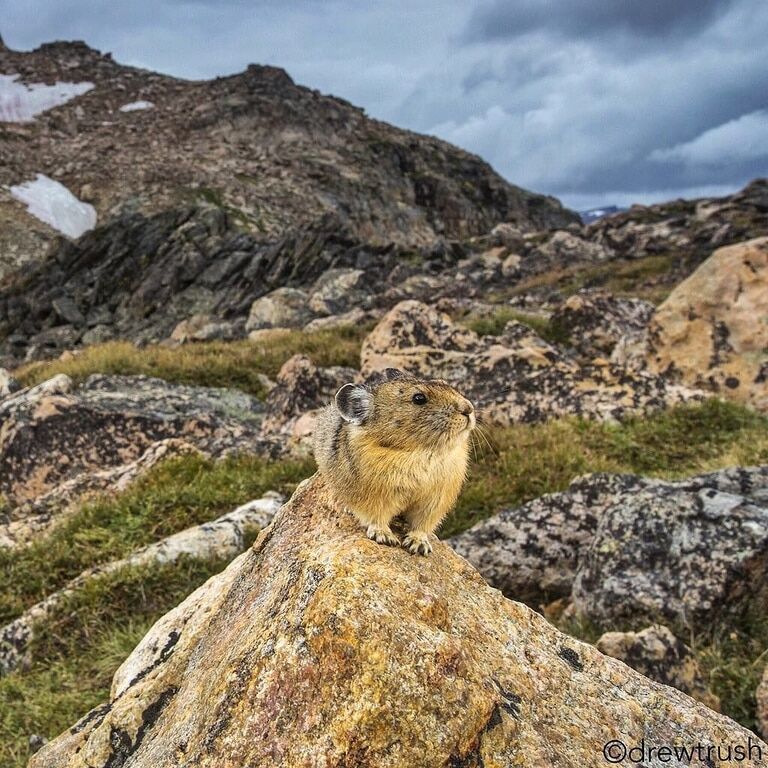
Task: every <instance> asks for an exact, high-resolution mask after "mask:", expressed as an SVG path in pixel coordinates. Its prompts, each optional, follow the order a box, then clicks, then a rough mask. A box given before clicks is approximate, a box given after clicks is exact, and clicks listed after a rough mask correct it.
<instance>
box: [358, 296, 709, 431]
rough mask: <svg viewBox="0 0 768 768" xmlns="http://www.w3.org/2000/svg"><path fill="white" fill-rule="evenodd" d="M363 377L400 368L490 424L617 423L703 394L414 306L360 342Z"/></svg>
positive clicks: (525, 335) (406, 304) (514, 328)
mask: <svg viewBox="0 0 768 768" xmlns="http://www.w3.org/2000/svg"><path fill="white" fill-rule="evenodd" d="M361 363H362V368H363V374H364V375H366V376H367V375H369V374H371V373H373V372H374V371H377V370H383V369H384V368H390V367H391V368H402V369H404V370H406V371H409V372H411V373H414V374H417V375H420V376H425V377H428V378H442V379H446V380H447V381H449V382H450V383H451V384H453V385H454V386H456V387H458V388H459V389H460V390H462V391H463V392H464V394H465V395H466V396H467V397H469V398H470V399H472V400H473V402H474V403H475V405H476V406H479V407H480V408H481V409H482V410H483V412H484V416H485V417H486V418H487V419H488V420H490V421H492V422H495V423H497V424H511V423H515V422H525V423H531V422H541V421H545V420H547V419H551V418H557V417H560V416H566V415H579V416H583V417H585V418H591V419H600V420H617V419H621V418H623V417H624V416H626V415H628V414H637V413H647V412H650V411H653V410H657V409H660V408H665V407H669V406H671V405H674V404H677V403H682V402H691V401H697V400H702V399H703V398H704V394H703V393H701V392H696V391H693V390H690V389H687V388H686V387H681V386H677V385H673V384H669V383H668V382H667V381H666V380H665V379H664V378H662V377H661V376H657V375H652V374H648V373H644V372H631V371H629V370H627V369H626V368H624V367H623V366H619V365H616V364H611V363H609V362H607V361H605V360H601V361H595V362H594V363H593V364H591V365H586V366H581V365H579V364H578V363H577V362H576V361H574V360H572V359H571V358H570V357H568V356H566V355H565V354H564V353H563V352H561V351H559V350H558V349H556V348H555V347H553V346H552V345H550V344H548V343H547V342H545V341H544V340H543V339H541V338H540V337H539V336H537V335H536V333H534V332H533V330H531V329H530V328H529V327H528V326H526V325H523V324H521V323H516V322H510V323H508V324H507V327H506V329H505V332H504V333H503V334H502V335H501V336H485V337H480V336H478V335H477V334H476V333H474V332H472V331H470V330H468V329H466V328H462V327H461V326H459V325H457V324H455V323H454V322H453V321H452V320H451V319H450V317H448V316H447V315H443V314H441V313H439V312H437V311H436V310H435V309H433V308H432V307H429V306H427V305H426V304H422V303H420V302H418V301H402V302H400V303H399V304H397V305H396V306H395V307H393V308H392V309H391V310H390V311H389V312H388V313H387V314H386V315H385V316H384V317H383V318H382V319H381V321H380V322H379V323H378V325H377V326H376V327H375V328H374V329H373V331H371V333H370V334H369V335H368V336H367V337H366V339H365V341H364V342H363V346H362V351H361Z"/></svg>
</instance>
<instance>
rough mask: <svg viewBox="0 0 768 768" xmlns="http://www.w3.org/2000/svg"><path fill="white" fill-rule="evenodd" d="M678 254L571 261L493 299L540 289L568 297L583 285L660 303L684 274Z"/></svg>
mask: <svg viewBox="0 0 768 768" xmlns="http://www.w3.org/2000/svg"><path fill="white" fill-rule="evenodd" d="M681 258H682V256H681V254H671V253H670V254H655V255H653V256H646V257H644V258H641V259H616V260H612V261H609V262H604V263H600V264H593V263H589V264H574V265H572V266H568V267H562V268H560V269H551V270H548V271H547V272H544V273H542V274H540V275H533V276H531V277H529V278H526V279H524V280H521V281H519V282H517V283H515V284H514V285H513V286H512V287H511V289H510V290H508V291H506V292H502V293H496V294H493V296H492V297H491V298H492V299H495V300H499V301H500V300H503V299H505V298H510V297H512V296H520V295H522V294H525V293H531V292H536V291H540V290H554V289H556V290H557V291H558V293H560V295H561V296H563V297H567V296H570V295H572V294H574V293H576V292H577V291H579V290H581V289H582V288H605V289H606V290H608V291H610V292H611V293H613V294H615V295H617V296H628V297H634V298H640V299H646V300H647V301H650V302H652V303H654V304H660V303H661V302H662V301H664V299H666V298H667V296H668V295H669V292H670V291H671V290H672V288H674V286H675V285H677V283H679V282H680V280H681V279H682V278H683V277H684V276H685V275H684V274H681V269H680V265H681Z"/></svg>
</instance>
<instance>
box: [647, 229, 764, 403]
mask: <svg viewBox="0 0 768 768" xmlns="http://www.w3.org/2000/svg"><path fill="white" fill-rule="evenodd" d="M645 359H646V361H647V363H648V367H649V368H650V369H651V370H653V371H657V372H663V373H665V374H666V375H667V376H669V377H672V378H674V377H676V378H677V379H679V380H680V381H682V382H684V383H686V384H688V385H690V386H695V387H703V388H707V389H712V390H714V391H715V392H717V393H718V394H720V395H721V396H723V397H726V398H729V399H732V400H736V401H738V402H742V403H747V404H750V405H752V406H754V407H755V408H757V409H758V410H761V411H768V237H763V238H758V239H756V240H750V241H749V242H746V243H740V244H738V245H731V246H728V247H727V248H720V249H718V250H717V251H715V252H714V253H713V254H712V256H710V257H709V259H707V260H706V261H705V262H704V263H703V264H702V265H701V266H700V267H699V268H698V269H697V270H696V271H695V272H694V273H693V274H692V275H691V276H690V277H689V278H688V279H686V280H684V281H683V282H682V283H681V284H680V285H679V286H678V287H677V288H675V290H674V291H673V292H672V293H671V295H670V296H669V298H668V299H667V300H666V301H665V302H664V303H663V304H662V305H661V306H660V307H659V308H658V310H657V311H656V313H655V314H654V316H653V318H652V319H651V322H650V326H649V328H648V334H647V341H646V348H645Z"/></svg>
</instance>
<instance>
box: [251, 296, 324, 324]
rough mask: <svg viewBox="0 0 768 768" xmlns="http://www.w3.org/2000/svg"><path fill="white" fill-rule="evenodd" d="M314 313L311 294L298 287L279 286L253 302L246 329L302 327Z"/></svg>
mask: <svg viewBox="0 0 768 768" xmlns="http://www.w3.org/2000/svg"><path fill="white" fill-rule="evenodd" d="M313 317H314V314H313V312H312V310H311V309H310V308H309V296H308V295H307V294H306V293H305V292H304V291H300V290H298V289H297V288H277V289H275V290H274V291H272V292H271V293H268V294H267V295H266V296H262V297H261V298H259V299H256V301H254V302H253V305H252V306H251V311H250V314H249V315H248V321H247V322H246V324H245V329H246V331H256V330H259V329H260V328H301V326H302V325H305V324H306V323H308V322H309V321H310V320H311V319H312V318H313Z"/></svg>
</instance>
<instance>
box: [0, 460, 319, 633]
mask: <svg viewBox="0 0 768 768" xmlns="http://www.w3.org/2000/svg"><path fill="white" fill-rule="evenodd" d="M313 471H314V465H313V463H312V462H311V461H309V460H307V461H291V462H287V461H286V462H278V463H275V462H272V463H270V462H267V461H264V460H263V459H260V458H256V457H252V456H242V457H231V458H227V459H225V460H223V461H219V462H212V461H210V460H207V459H204V458H202V457H200V456H198V455H187V456H181V457H178V458H173V459H170V460H168V461H166V462H163V463H162V464H159V465H158V466H156V467H154V468H153V469H152V470H150V472H149V473H148V474H147V475H145V476H144V477H143V478H141V479H140V480H138V481H137V482H136V483H135V484H134V485H133V486H132V487H131V488H130V489H129V490H128V491H126V492H125V493H122V494H120V495H117V496H106V495H105V496H99V497H97V498H95V499H93V500H90V501H87V502H86V503H85V504H83V505H82V506H81V507H80V509H78V510H77V511H76V512H75V513H74V514H72V515H71V516H68V517H67V518H66V519H65V520H64V521H63V522H62V523H60V524H59V525H57V526H56V527H55V528H54V529H53V531H52V532H51V534H50V535H48V536H46V537H44V538H41V539H37V540H35V541H34V542H33V543H32V544H30V545H29V546H28V547H26V548H23V549H16V550H7V549H0V574H2V578H1V579H0V586H2V591H1V592H0V624H4V623H5V622H8V621H10V620H12V619H14V618H15V617H16V616H18V615H19V614H20V613H22V612H23V611H24V610H25V609H26V608H28V607H29V606H30V605H33V604H34V603H36V602H38V601H39V600H41V599H42V598H43V597H45V596H46V595H49V594H51V593H52V592H54V591H56V590H57V589H59V588H61V587H62V586H64V584H66V583H67V581H69V580H70V579H72V578H74V577H75V576H77V575H78V574H79V573H81V572H82V571H83V570H85V569H86V568H89V567H90V566H93V565H96V564H98V563H103V562H109V561H111V560H117V559H120V558H122V557H125V556H126V555H128V554H129V553H130V552H133V551H134V550H136V549H138V548H139V547H141V546H144V545H145V544H149V543H151V542H153V541H158V540H159V539H162V538H164V537H165V536H169V535H170V534H172V533H176V532H177V531H180V530H183V529H184V528H187V527H189V526H191V525H197V524H199V523H203V522H206V521H208V520H212V519H213V518H216V517H218V516H220V515H222V514H224V513H225V512H228V511H230V510H232V509H234V508H235V507H236V506H238V505H239V504H242V503H244V502H246V501H248V500H250V499H253V498H258V497H259V496H260V495H262V494H263V493H264V492H266V491H269V490H277V491H281V492H283V493H285V494H286V495H288V494H290V492H292V490H293V488H294V487H295V485H296V484H297V483H298V482H300V481H301V480H303V479H304V478H305V477H307V476H308V475H309V474H311V473H312V472H313Z"/></svg>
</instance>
